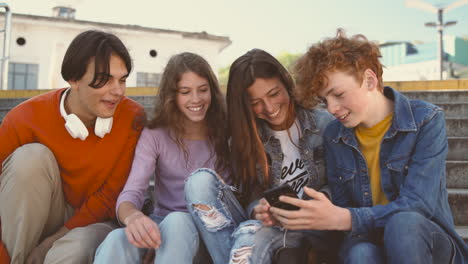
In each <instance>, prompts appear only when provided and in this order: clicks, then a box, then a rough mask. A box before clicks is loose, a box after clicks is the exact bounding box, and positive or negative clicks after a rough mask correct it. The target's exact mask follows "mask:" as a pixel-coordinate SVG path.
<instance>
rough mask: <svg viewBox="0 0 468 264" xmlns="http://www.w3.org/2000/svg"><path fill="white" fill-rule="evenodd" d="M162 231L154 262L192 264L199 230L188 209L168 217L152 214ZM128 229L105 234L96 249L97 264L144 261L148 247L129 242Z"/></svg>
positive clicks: (95, 260) (197, 243)
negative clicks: (126, 232) (104, 237)
mask: <svg viewBox="0 0 468 264" xmlns="http://www.w3.org/2000/svg"><path fill="white" fill-rule="evenodd" d="M151 218H152V219H153V220H154V221H155V222H156V223H158V226H159V230H160V232H161V246H160V248H159V249H157V251H156V258H155V260H154V263H187V264H191V263H192V262H193V259H194V257H195V255H196V253H197V250H198V247H199V237H198V231H197V229H196V227H195V225H194V223H193V220H192V217H191V216H190V214H189V213H187V212H172V213H170V214H168V215H167V216H166V217H161V216H151ZM124 230H125V229H124V228H119V229H116V230H114V231H112V232H111V233H109V235H108V236H107V237H106V239H105V240H104V242H102V243H101V245H100V246H99V247H98V249H97V250H96V256H95V258H94V263H112V264H117V263H141V260H142V258H143V255H144V254H145V252H146V250H147V249H144V248H137V247H135V246H133V245H132V244H130V243H129V242H128V239H127V236H126V235H125V231H124Z"/></svg>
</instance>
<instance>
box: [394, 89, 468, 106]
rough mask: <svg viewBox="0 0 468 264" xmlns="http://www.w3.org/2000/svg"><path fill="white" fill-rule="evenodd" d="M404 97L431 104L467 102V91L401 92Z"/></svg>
mask: <svg viewBox="0 0 468 264" xmlns="http://www.w3.org/2000/svg"><path fill="white" fill-rule="evenodd" d="M403 94H405V95H406V96H408V97H409V98H413V99H421V100H425V101H428V102H431V103H433V104H438V103H444V102H459V103H467V102H468V90H451V91H449V90H446V91H411V92H403Z"/></svg>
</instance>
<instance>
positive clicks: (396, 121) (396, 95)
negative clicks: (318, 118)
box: [332, 86, 417, 145]
mask: <svg viewBox="0 0 468 264" xmlns="http://www.w3.org/2000/svg"><path fill="white" fill-rule="evenodd" d="M384 95H385V97H387V98H388V99H390V100H392V101H393V102H394V106H395V108H394V111H395V114H394V115H393V121H392V125H391V127H390V129H389V130H388V131H387V133H386V134H385V138H391V137H393V136H395V134H396V133H397V132H401V131H416V130H417V126H416V121H415V120H414V116H413V111H412V110H411V105H410V101H409V99H408V98H407V97H405V96H403V95H402V94H401V93H400V92H398V91H396V90H395V89H393V88H391V87H389V86H386V87H384ZM340 138H341V139H342V140H343V141H344V142H348V143H350V144H352V145H357V142H355V140H353V141H351V142H350V140H351V139H353V138H354V128H346V127H344V126H341V128H340V130H339V131H338V133H337V135H336V137H335V138H334V139H332V140H333V141H334V142H338V141H339V140H340ZM353 142H354V143H353Z"/></svg>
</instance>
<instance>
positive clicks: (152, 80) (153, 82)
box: [137, 72, 161, 87]
mask: <svg viewBox="0 0 468 264" xmlns="http://www.w3.org/2000/svg"><path fill="white" fill-rule="evenodd" d="M160 82H161V74H160V73H151V72H137V86H138V87H158V86H159V83H160Z"/></svg>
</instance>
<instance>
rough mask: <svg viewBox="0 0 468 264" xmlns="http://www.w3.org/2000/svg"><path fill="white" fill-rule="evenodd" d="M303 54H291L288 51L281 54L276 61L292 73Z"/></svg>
mask: <svg viewBox="0 0 468 264" xmlns="http://www.w3.org/2000/svg"><path fill="white" fill-rule="evenodd" d="M301 56H302V54H301V53H289V52H287V51H283V52H281V53H280V54H279V55H278V56H276V59H277V60H278V61H279V62H280V63H281V64H282V65H283V66H284V67H285V68H286V69H287V70H288V71H291V70H292V67H293V66H294V63H295V62H296V61H297V59H299V57H301Z"/></svg>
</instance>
